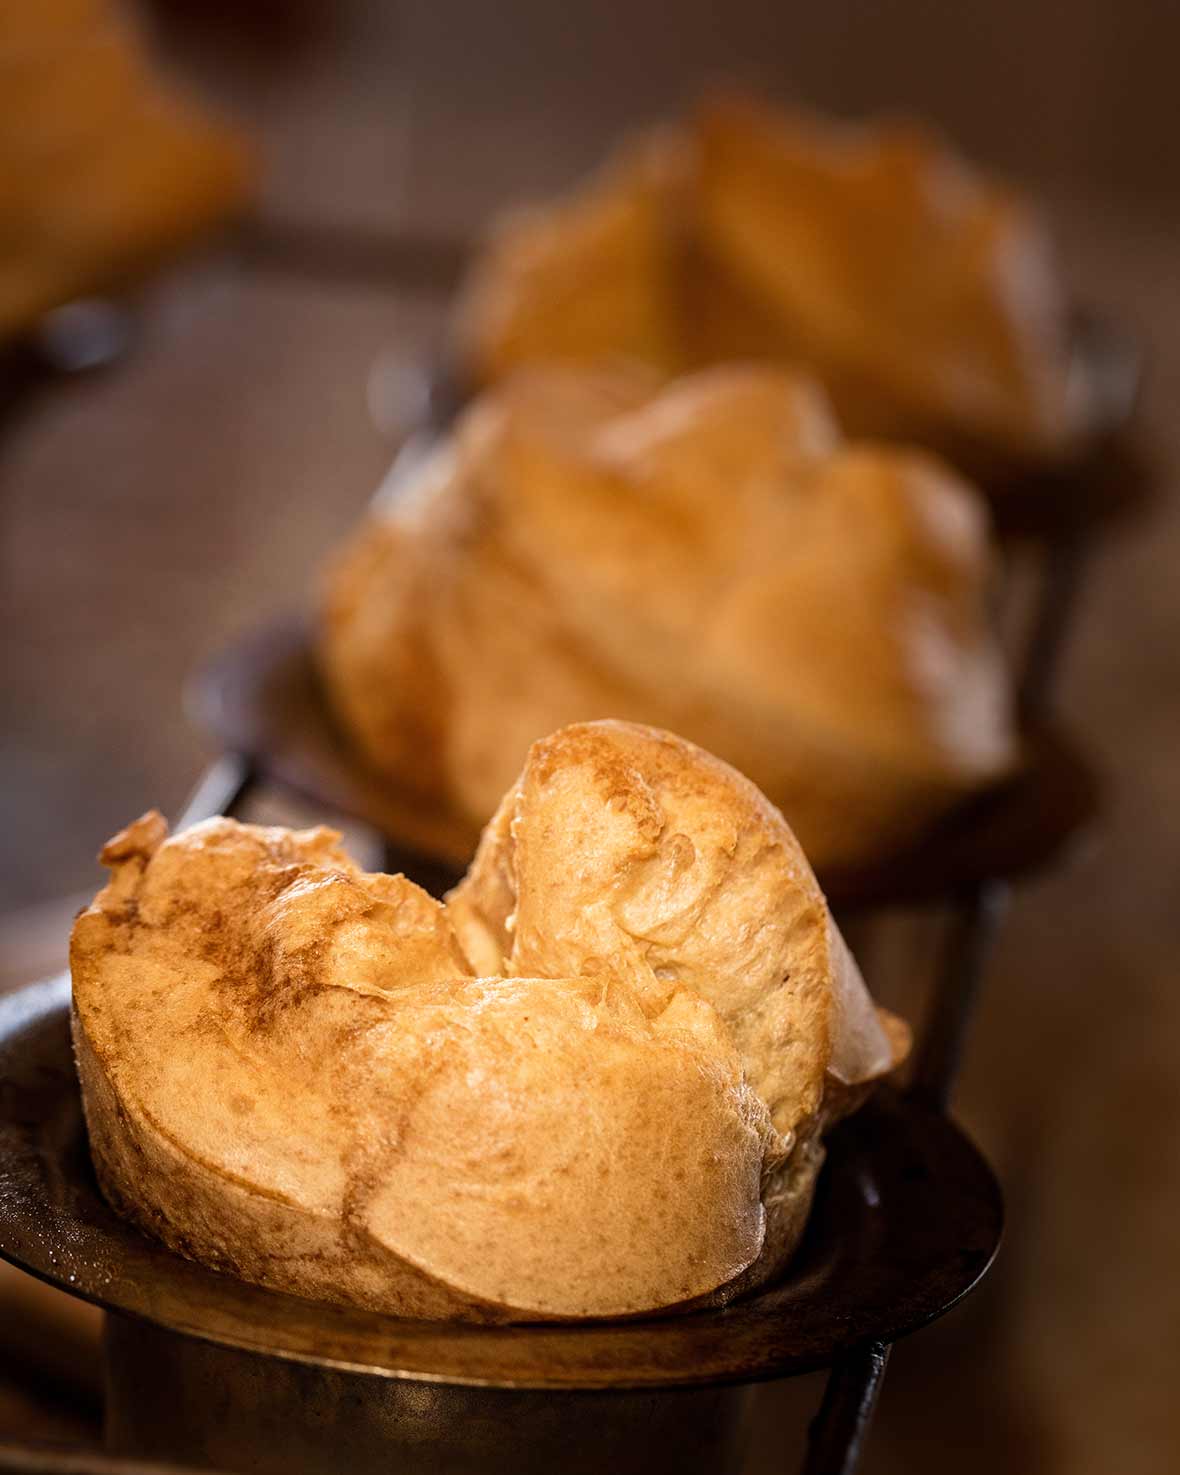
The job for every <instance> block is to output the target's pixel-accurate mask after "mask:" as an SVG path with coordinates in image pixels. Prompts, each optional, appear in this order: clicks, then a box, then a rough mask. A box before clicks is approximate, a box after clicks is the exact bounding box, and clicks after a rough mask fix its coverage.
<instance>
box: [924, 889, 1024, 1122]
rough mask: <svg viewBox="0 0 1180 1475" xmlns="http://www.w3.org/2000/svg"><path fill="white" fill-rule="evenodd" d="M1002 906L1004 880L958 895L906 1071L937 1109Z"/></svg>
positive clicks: (945, 1099)
mask: <svg viewBox="0 0 1180 1475" xmlns="http://www.w3.org/2000/svg"><path fill="white" fill-rule="evenodd" d="M1007 906H1008V885H1007V883H1006V882H1004V881H989V882H986V883H985V884H983V885H981V886H977V887H974V888H972V890H971V891H970V892H969V893H968V894H967V895H965V896H963V897H961V898H960V900H959V904H958V907H957V908H956V912H955V915H954V917H953V918H952V924H951V933H950V937H949V938H948V940H947V947H946V956H945V958H944V959H943V960H942V965H941V976H940V979H939V983H938V987H937V988H936V989H935V991H934V995H933V999H932V1003H931V1011H930V1017H929V1018H928V1019H927V1020H926V1023H925V1027H924V1028H923V1030H922V1033H921V1036H920V1038H919V1041H918V1046H917V1049H916V1050H915V1053H914V1064H913V1069H912V1071H911V1074H910V1094H911V1095H912V1096H914V1097H916V1098H917V1099H918V1100H919V1101H922V1102H925V1104H926V1105H927V1106H930V1107H933V1108H935V1109H937V1110H941V1111H946V1109H947V1107H948V1106H949V1105H950V1099H951V1092H952V1090H953V1088H954V1083H955V1079H956V1077H957V1076H958V1074H959V1067H960V1066H961V1064H962V1059H963V1051H964V1049H965V1047H966V1043H967V1035H968V1032H969V1030H970V1027H971V1020H972V1017H973V1015H974V1012H975V1004H976V1001H977V999H978V997H979V990H980V986H981V985H982V982H983V970H984V966H985V964H986V962H987V956H988V953H989V952H990V951H991V945H992V943H993V941H994V940H995V937H996V934H997V932H998V931H999V927H1000V923H1001V921H1002V920H1003V916H1004V912H1005V911H1006V910H1007Z"/></svg>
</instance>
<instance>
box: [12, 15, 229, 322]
mask: <svg viewBox="0 0 1180 1475" xmlns="http://www.w3.org/2000/svg"><path fill="white" fill-rule="evenodd" d="M0 79H2V85H0V215H2V217H3V220H4V230H3V233H2V234H0V338H4V337H11V336H14V335H17V334H19V333H20V332H22V331H23V330H25V329H27V328H29V327H30V326H32V324H34V323H35V322H36V321H37V319H38V318H39V317H41V316H42V315H43V314H44V313H46V312H48V311H49V310H51V309H52V308H54V307H58V306H60V305H61V304H63V303H65V302H68V301H70V300H71V299H73V298H75V297H79V296H85V295H88V294H92V293H95V292H105V291H109V290H119V289H121V288H123V287H125V286H126V285H127V284H128V283H129V282H131V281H133V280H135V279H136V278H137V277H139V276H140V275H141V274H142V273H144V272H146V271H148V270H150V269H151V268H153V267H155V266H156V265H157V264H158V263H159V262H160V261H161V260H162V259H164V258H166V257H167V256H169V255H171V254H172V253H173V252H174V251H176V250H178V249H180V248H181V247H183V246H185V245H186V244H188V242H189V241H190V240H192V239H193V238H194V237H196V236H198V235H200V234H201V233H203V232H204V231H206V230H207V229H209V228H210V227H212V226H214V225H216V224H217V223H218V222H220V221H221V220H223V219H225V218H226V217H227V216H230V215H232V214H234V213H236V212H237V211H239V210H240V209H241V208H242V207H243V206H244V205H245V204H246V202H247V201H248V199H249V198H250V195H251V192H252V188H253V182H254V164H253V159H252V155H251V151H250V150H249V148H248V147H247V146H246V144H245V143H244V141H243V140H242V139H241V138H239V136H238V135H237V134H236V133H235V132H233V131H232V130H231V129H229V128H228V127H226V126H225V125H223V124H222V123H220V122H218V121H215V120H214V119H212V118H211V117H209V116H207V115H206V113H205V112H204V110H203V109H202V108H201V107H200V105H199V104H197V103H195V102H192V101H190V100H188V99H187V98H186V97H185V96H183V95H182V93H181V92H180V91H179V90H178V89H177V88H176V86H175V85H174V84H173V83H172V82H171V80H169V79H167V78H164V77H162V76H159V75H157V72H156V68H155V66H154V64H153V62H152V60H151V58H150V56H149V55H148V53H147V51H146V50H145V48H144V46H143V44H142V42H141V40H140V37H139V35H138V34H137V32H136V30H135V29H134V27H133V25H132V23H131V21H130V19H129V17H128V15H127V13H126V8H125V7H124V6H123V5H120V4H115V3H110V0H34V3H29V4H24V3H21V0H6V3H4V4H3V5H0Z"/></svg>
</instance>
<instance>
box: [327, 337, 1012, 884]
mask: <svg viewBox="0 0 1180 1475" xmlns="http://www.w3.org/2000/svg"><path fill="white" fill-rule="evenodd" d="M991 574H992V561H991V551H990V546H989V539H988V528H987V519H986V513H985V510H984V508H983V506H982V504H981V502H980V500H979V498H978V497H977V495H976V494H975V493H974V492H973V491H972V489H971V488H970V487H968V486H967V485H966V484H965V483H964V482H962V481H960V480H959V479H958V478H957V477H956V476H955V475H954V474H953V473H952V472H951V471H950V470H949V469H948V468H947V467H945V466H944V465H943V464H942V463H940V462H939V461H937V460H935V459H934V458H932V457H930V456H928V455H926V454H924V453H918V452H914V451H910V450H906V449H901V448H897V447H890V446H884V445H878V444H855V443H853V444H849V443H848V442H846V441H844V440H843V439H842V437H841V435H840V432H839V430H838V428H837V426H836V424H835V422H834V421H833V419H832V417H831V415H830V413H829V411H828V408H827V405H826V403H825V401H824V399H823V397H822V395H821V394H820V393H819V392H818V391H817V390H816V389H815V387H814V386H813V385H812V383H811V382H810V381H809V380H807V379H804V378H801V377H799V376H796V375H792V374H789V373H787V372H786V371H784V370H780V369H775V368H771V367H765V366H764V367H754V366H730V367H728V368H722V369H713V370H707V371H704V372H702V373H700V374H697V375H692V376H688V377H686V378H684V379H681V380H677V381H675V382H673V383H672V384H670V385H662V384H661V383H660V382H659V381H657V380H655V379H654V378H652V377H651V376H649V375H646V374H643V373H637V372H630V373H626V372H619V371H615V372H607V371H599V372H594V371H587V370H575V369H564V370H559V369H549V370H537V371H533V372H531V373H522V374H520V375H518V376H516V377H514V378H512V379H510V380H509V381H507V382H506V383H505V384H504V385H503V386H501V387H499V388H498V389H496V390H495V391H492V392H490V393H489V394H487V395H485V396H484V397H483V398H482V399H481V400H480V401H478V402H477V403H476V404H475V405H474V406H473V408H472V409H471V410H469V411H468V412H467V413H466V414H465V415H464V416H463V417H462V419H461V420H460V422H459V424H458V426H457V427H456V429H455V431H454V433H453V435H452V436H451V437H450V438H449V439H448V440H447V441H446V442H445V443H444V445H443V446H442V448H441V449H440V450H439V451H438V452H437V453H436V455H435V456H434V458H433V459H432V460H431V461H430V462H429V463H428V464H427V465H426V466H424V467H423V468H422V469H421V470H420V471H419V473H418V475H417V478H416V480H415V481H414V483H413V484H412V485H410V486H408V487H407V488H406V489H405V491H404V494H403V495H402V496H400V497H399V498H397V499H396V500H393V501H390V502H387V503H385V504H383V505H381V506H378V507H377V508H376V509H375V510H374V511H373V512H372V513H371V514H370V515H369V516H368V518H367V519H366V520H365V522H364V524H363V525H362V527H361V529H360V530H359V532H358V533H357V534H356V535H355V536H354V537H353V538H352V540H351V541H350V542H349V544H348V545H347V546H346V548H345V550H344V552H343V553H342V554H341V555H339V556H338V557H337V559H336V561H335V562H334V564H333V565H332V567H331V569H330V572H329V576H328V580H327V586H326V598H325V600H324V603H323V607H322V613H321V621H320V632H319V665H320V670H321V672H322V675H323V678H324V685H325V690H326V692H327V694H328V697H329V699H330V702H331V704H332V707H333V708H334V710H335V712H336V714H337V716H338V718H339V720H340V724H341V726H342V728H343V730H344V731H345V733H346V734H347V735H348V736H349V738H350V739H351V741H352V742H353V744H354V745H355V746H356V747H357V748H358V749H359V752H360V754H362V755H363V757H364V759H365V760H367V762H368V764H369V765H370V766H371V767H372V768H373V769H375V770H378V771H379V772H381V773H382V774H384V775H385V776H386V777H387V778H388V779H389V781H390V783H391V786H392V787H393V788H394V789H396V790H398V791H400V792H402V793H404V794H407V795H413V796H419V797H420V798H421V799H423V800H425V801H427V802H429V803H432V804H441V805H443V806H444V807H445V809H446V810H447V811H448V812H450V813H453V814H455V815H457V816H459V817H460V818H461V819H463V820H465V821H466V822H467V824H468V826H469V828H470V830H471V833H472V835H473V836H474V835H475V834H476V833H477V832H478V829H479V827H480V826H481V825H482V824H483V823H484V822H485V821H486V820H487V818H488V816H489V815H490V814H491V813H492V811H493V809H494V808H495V806H496V804H497V802H498V801H499V798H500V795H501V794H502V793H503V792H504V790H505V789H506V788H507V787H508V785H509V784H511V782H512V780H513V778H514V776H515V775H516V773H517V772H518V771H519V768H520V765H521V763H522V762H523V761H524V756H525V753H526V752H527V750H528V746H529V744H530V743H531V742H532V741H534V739H536V738H538V737H541V736H543V735H544V734H545V733H547V732H551V731H553V730H554V729H555V728H557V727H561V726H564V725H566V724H568V723H571V722H578V721H591V720H595V719H598V718H604V717H621V718H626V719H630V720H635V721H642V722H651V723H654V724H656V725H658V726H660V727H666V728H669V729H670V730H672V731H674V732H680V733H683V734H684V735H685V736H686V737H689V738H691V739H692V740H694V741H696V742H699V743H701V744H702V746H704V747H706V748H707V749H709V751H711V752H714V753H716V754H718V756H720V757H722V758H724V759H726V760H727V761H728V762H731V763H733V764H734V766H735V767H737V768H738V769H740V771H741V772H743V773H745V774H747V775H748V776H749V777H750V778H751V779H752V780H753V781H754V782H755V783H756V784H758V786H759V787H760V788H761V789H762V790H763V791H764V792H765V793H766V794H768V795H769V797H770V798H771V799H772V800H773V802H774V803H776V804H777V805H778V806H779V807H780V808H781V809H782V810H783V812H784V814H785V815H786V817H787V820H788V822H789V823H790V825H791V827H792V829H793V830H794V831H795V833H796V834H797V835H798V837H799V841H800V843H801V844H802V846H803V848H804V850H805V852H806V853H807V855H808V858H809V859H810V860H811V862H812V864H813V865H814V866H815V867H816V869H817V870H818V871H819V872H820V874H821V875H826V874H828V873H829V872H830V871H832V870H833V869H835V868H838V867H847V866H855V865H858V864H861V863H864V862H866V861H874V862H875V861H877V860H879V859H880V858H882V857H883V856H884V855H886V854H887V853H888V852H890V851H891V850H896V849H897V848H899V847H901V846H904V845H905V844H906V843H908V842H909V841H910V840H912V839H913V837H914V836H915V835H916V834H917V833H919V832H920V831H921V829H922V827H923V826H924V825H925V824H926V823H927V822H928V821H930V820H931V819H932V818H933V817H935V816H937V815H938V814H939V813H940V812H942V811H943V810H945V809H946V808H947V807H948V806H949V805H951V804H953V803H954V802H955V800H956V799H958V798H959V797H961V796H962V795H963V794H965V793H967V792H969V791H970V790H972V789H974V788H976V787H978V786H979V785H981V784H985V783H987V782H989V781H991V780H993V779H995V778H996V777H998V776H999V775H1001V774H1003V773H1004V772H1005V771H1007V770H1008V769H1009V768H1010V767H1011V765H1012V764H1013V763H1014V761H1015V759H1016V752H1017V745H1016V739H1015V736H1014V730H1013V720H1012V713H1011V708H1010V700H1009V691H1008V683H1007V679H1006V673H1005V669H1004V663H1003V659H1002V656H1001V651H1000V647H999V643H998V641H997V639H996V636H995V634H994V631H993V629H992V623H991V619H990V611H989V607H988V597H989V585H990V580H991Z"/></svg>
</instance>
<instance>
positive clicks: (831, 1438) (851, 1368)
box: [802, 1342, 891, 1475]
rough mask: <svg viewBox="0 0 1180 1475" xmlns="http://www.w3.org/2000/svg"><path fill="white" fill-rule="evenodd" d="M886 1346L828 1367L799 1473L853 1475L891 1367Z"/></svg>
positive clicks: (867, 1347)
mask: <svg viewBox="0 0 1180 1475" xmlns="http://www.w3.org/2000/svg"><path fill="white" fill-rule="evenodd" d="M890 1350H891V1349H890V1348H889V1346H888V1344H887V1343H885V1342H867V1343H865V1344H864V1345H863V1346H861V1347H853V1348H852V1349H851V1350H850V1351H848V1352H845V1353H844V1355H843V1356H842V1357H841V1358H840V1359H839V1360H838V1361H837V1363H836V1365H835V1366H834V1367H833V1368H832V1372H831V1376H830V1377H829V1378H828V1385H827V1387H826V1388H825V1390H824V1399H823V1402H822V1403H821V1404H820V1408H819V1412H818V1413H817V1414H816V1416H815V1418H814V1419H813V1420H812V1423H811V1429H810V1431H809V1438H808V1446H807V1454H806V1457H805V1458H804V1461H803V1472H802V1475H853V1472H854V1471H855V1470H856V1468H857V1466H858V1465H859V1464H860V1458H861V1455H862V1454H863V1452H864V1446H865V1441H866V1440H867V1439H868V1436H869V1429H870V1427H871V1425H872V1422H873V1413H874V1411H875V1409H876V1407H877V1398H878V1396H879V1395H880V1392H881V1385H882V1383H883V1382H884V1381H885V1369H886V1368H887V1367H888V1366H889V1353H890Z"/></svg>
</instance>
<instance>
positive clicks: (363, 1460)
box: [106, 1315, 750, 1475]
mask: <svg viewBox="0 0 1180 1475" xmlns="http://www.w3.org/2000/svg"><path fill="white" fill-rule="evenodd" d="M106 1363H107V1388H108V1401H107V1444H108V1447H109V1448H110V1449H111V1450H112V1451H114V1452H116V1453H131V1454H135V1455H139V1456H147V1457H148V1458H162V1459H167V1458H171V1459H176V1458H183V1459H184V1461H185V1463H186V1464H191V1465H193V1466H196V1467H199V1468H202V1469H203V1468H205V1467H206V1466H210V1467H213V1468H217V1467H219V1466H225V1467H226V1468H230V1469H234V1470H248V1471H250V1475H341V1472H342V1471H343V1470H345V1469H346V1470H347V1472H348V1475H389V1472H391V1471H396V1472H397V1475H555V1472H560V1475H607V1472H609V1475H661V1472H667V1475H736V1471H737V1470H738V1469H739V1468H740V1462H741V1456H742V1452H743V1443H744V1434H743V1431H744V1424H745V1420H744V1418H743V1415H744V1413H745V1409H746V1404H747V1403H748V1401H749V1397H750V1390H748V1389H745V1388H740V1387H731V1386H713V1387H704V1388H672V1389H667V1388H661V1389H648V1390H639V1391H634V1390H632V1391H624V1392H611V1391H607V1392H568V1391H553V1390H546V1391H545V1392H529V1391H524V1390H520V1389H511V1388H478V1387H476V1388H472V1387H455V1386H450V1387H448V1386H445V1385H442V1384H439V1383H423V1382H408V1381H404V1380H402V1379H398V1378H374V1377H372V1376H371V1375H369V1374H366V1373H348V1372H340V1371H337V1370H336V1369H334V1368H324V1367H317V1366H315V1365H313V1364H309V1363H302V1362H292V1361H287V1360H282V1359H278V1358H274V1357H267V1356H263V1355H260V1354H258V1353H250V1352H242V1351H238V1350H237V1349H233V1348H227V1347H218V1346H216V1345H214V1344H213V1343H210V1342H201V1341H197V1340H195V1339H193V1338H191V1337H179V1336H177V1335H176V1334H175V1333H174V1332H164V1331H160V1330H159V1329H157V1328H155V1327H152V1326H149V1325H148V1324H147V1323H146V1322H141V1321H134V1320H132V1319H130V1318H129V1317H125V1316H117V1315H109V1316H108V1317H107V1328H106Z"/></svg>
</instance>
